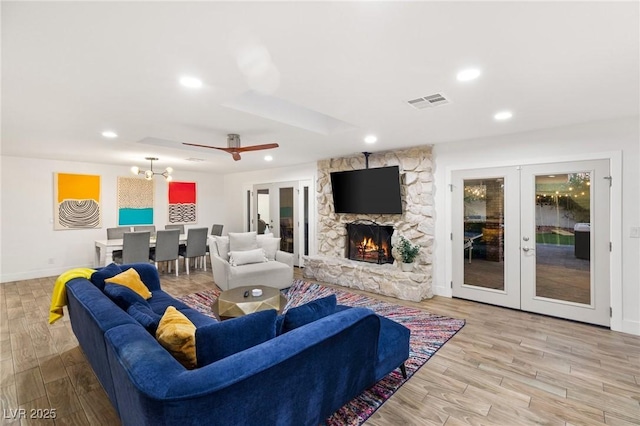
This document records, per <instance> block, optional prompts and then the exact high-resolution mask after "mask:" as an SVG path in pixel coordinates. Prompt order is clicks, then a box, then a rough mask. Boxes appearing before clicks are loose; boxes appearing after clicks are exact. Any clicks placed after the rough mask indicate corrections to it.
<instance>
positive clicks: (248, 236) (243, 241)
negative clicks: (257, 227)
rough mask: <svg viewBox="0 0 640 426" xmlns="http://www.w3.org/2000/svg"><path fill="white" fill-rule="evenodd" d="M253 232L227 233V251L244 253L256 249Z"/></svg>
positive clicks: (256, 244) (256, 242)
mask: <svg viewBox="0 0 640 426" xmlns="http://www.w3.org/2000/svg"><path fill="white" fill-rule="evenodd" d="M256 235H257V233H256V232H255V231H254V232H229V251H246V250H255V249H257V248H258V241H257V239H256Z"/></svg>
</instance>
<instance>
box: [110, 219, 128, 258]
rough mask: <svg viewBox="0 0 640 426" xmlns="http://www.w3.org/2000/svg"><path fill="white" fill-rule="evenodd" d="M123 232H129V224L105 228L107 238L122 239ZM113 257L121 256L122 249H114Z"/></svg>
mask: <svg viewBox="0 0 640 426" xmlns="http://www.w3.org/2000/svg"><path fill="white" fill-rule="evenodd" d="M125 232H131V227H130V226H118V227H115V228H107V240H119V239H122V237H123V235H124V233H125ZM112 256H113V257H122V250H114V251H113V253H112Z"/></svg>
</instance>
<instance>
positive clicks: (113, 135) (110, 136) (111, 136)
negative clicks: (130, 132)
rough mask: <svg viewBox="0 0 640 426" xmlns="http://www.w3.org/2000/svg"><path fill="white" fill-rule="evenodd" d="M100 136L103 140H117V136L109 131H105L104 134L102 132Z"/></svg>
mask: <svg viewBox="0 0 640 426" xmlns="http://www.w3.org/2000/svg"><path fill="white" fill-rule="evenodd" d="M102 136H104V137H105V138H109V139H113V138H117V137H118V134H117V133H116V132H114V131H111V130H105V131H104V132H102Z"/></svg>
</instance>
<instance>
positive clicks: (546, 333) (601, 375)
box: [0, 270, 640, 426]
mask: <svg viewBox="0 0 640 426" xmlns="http://www.w3.org/2000/svg"><path fill="white" fill-rule="evenodd" d="M296 277H298V278H301V277H302V274H301V273H300V271H299V270H296ZM54 281H55V277H51V278H41V279H33V280H26V281H19V282H11V283H5V284H0V399H1V401H2V409H3V411H2V413H0V414H1V415H2V420H1V423H2V424H11V425H18V424H20V425H28V424H60V425H67V424H69V425H76V424H77V425H87V424H91V425H107V424H108V425H117V424H119V420H118V417H117V415H116V413H115V411H114V409H113V408H112V407H111V404H110V402H109V399H108V397H107V396H106V394H105V392H104V391H103V389H102V387H101V386H100V384H99V382H98V380H97V379H96V377H95V375H94V374H93V371H92V369H91V367H90V366H89V364H88V362H87V360H86V358H85V356H84V355H83V353H82V351H81V350H80V348H79V347H78V343H77V340H76V338H75V336H74V334H73V332H72V331H71V326H70V323H69V318H68V316H65V317H64V318H63V319H62V320H60V321H58V322H56V323H55V324H53V325H48V323H47V318H48V310H49V303H50V295H51V289H52V288H53V283H54ZM161 281H162V285H163V288H164V289H165V290H167V291H168V292H169V293H170V294H172V295H174V296H182V295H186V294H189V293H192V292H196V291H202V290H204V289H208V288H211V287H212V286H213V285H214V284H213V280H212V276H211V272H210V271H208V272H201V271H198V272H193V271H192V274H191V275H189V276H187V275H185V274H181V275H180V277H178V278H176V277H175V276H173V275H169V274H162V275H161ZM349 291H353V290H349ZM370 296H372V297H378V298H380V299H383V300H386V301H389V302H391V303H396V304H405V305H409V306H414V307H418V308H421V309H425V310H427V311H429V312H432V313H435V314H440V315H447V316H451V317H456V318H464V319H466V321H467V324H466V325H465V327H464V328H463V329H462V330H461V331H460V332H459V333H458V334H457V335H455V336H454V337H453V338H452V339H451V340H450V341H449V342H448V343H447V344H446V345H445V346H444V347H443V348H442V349H440V350H439V351H438V352H437V353H436V354H435V355H434V356H433V357H432V358H431V359H430V360H429V361H428V362H427V363H426V364H425V365H424V366H423V367H422V368H421V369H420V370H419V371H418V372H417V373H416V374H415V375H414V376H413V377H412V378H411V379H410V380H409V381H408V382H407V383H406V384H405V385H404V386H402V387H401V388H400V390H399V391H398V392H396V394H395V395H393V396H392V397H391V398H390V399H389V400H388V401H387V402H386V403H385V404H384V405H383V406H382V408H380V409H379V410H378V411H377V412H376V413H375V414H374V415H373V416H371V418H370V419H369V420H368V421H367V422H366V425H369V426H374V425H385V426H388V425H394V426H395V425H443V424H444V425H449V426H451V425H463V424H464V425H469V424H470V425H505V426H511V425H533V424H550V425H599V424H608V425H638V424H640V337H638V336H631V335H626V334H622V333H617V332H612V331H610V330H607V329H604V328H600V327H594V326H589V325H585V324H579V323H574V322H570V321H564V320H560V319H555V318H549V317H544V316H539V315H534V314H529V313H525V312H519V311H513V310H509V309H503V308H499V307H494V306H489V305H483V304H479V303H475V302H469V301H464V300H458V299H448V298H443V297H435V298H433V299H431V300H426V301H423V302H420V303H412V302H406V301H400V300H397V299H393V298H388V297H381V296H378V295H372V294H370ZM17 409H24V410H25V414H26V417H27V418H23V419H21V420H16V419H14V417H16V410H17ZM50 409H55V412H56V419H55V420H51V419H49V420H47V419H29V418H28V417H29V416H30V414H36V415H40V416H42V415H44V414H46V413H47V411H46V410H50ZM32 410H34V411H32ZM35 410H41V411H35ZM42 410H44V411H42ZM17 413H20V412H19V411H18V412H17ZM49 413H50V412H49ZM18 417H19V415H18Z"/></svg>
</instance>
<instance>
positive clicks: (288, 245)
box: [279, 187, 295, 253]
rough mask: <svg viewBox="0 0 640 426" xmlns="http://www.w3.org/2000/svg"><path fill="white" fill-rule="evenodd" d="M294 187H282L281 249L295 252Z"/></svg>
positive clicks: (280, 209)
mask: <svg viewBox="0 0 640 426" xmlns="http://www.w3.org/2000/svg"><path fill="white" fill-rule="evenodd" d="M293 194H294V191H293V188H291V187H288V188H280V194H279V195H280V199H279V202H280V205H279V212H280V250H282V251H286V252H289V253H293V252H294V238H293V234H294V223H295V222H294V220H293V213H294V208H293V207H294V202H293Z"/></svg>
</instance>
